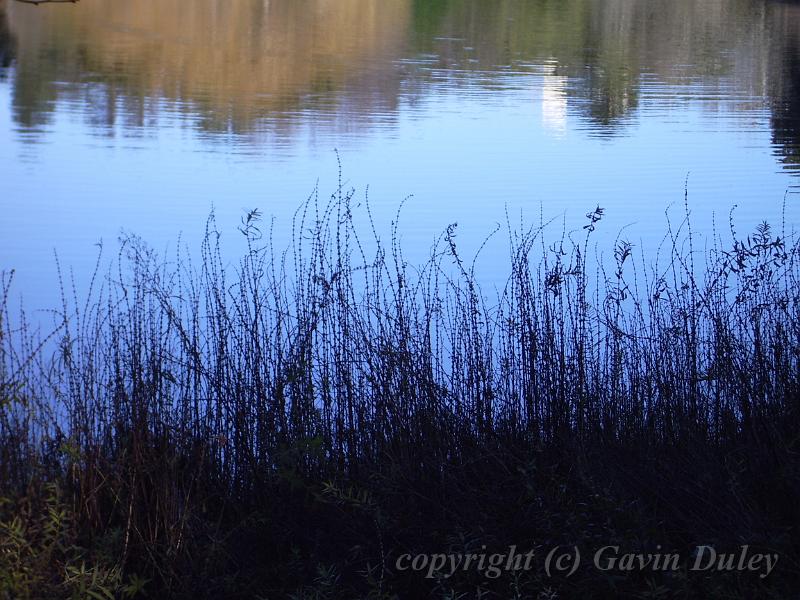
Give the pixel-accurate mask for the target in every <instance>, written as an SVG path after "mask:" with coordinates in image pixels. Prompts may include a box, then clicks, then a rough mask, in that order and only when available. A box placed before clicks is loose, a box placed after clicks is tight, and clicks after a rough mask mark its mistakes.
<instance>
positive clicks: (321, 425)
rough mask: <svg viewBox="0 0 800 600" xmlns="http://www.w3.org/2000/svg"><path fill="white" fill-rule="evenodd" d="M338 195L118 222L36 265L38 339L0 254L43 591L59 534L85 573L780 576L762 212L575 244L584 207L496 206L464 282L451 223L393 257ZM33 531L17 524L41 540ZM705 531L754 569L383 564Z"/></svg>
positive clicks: (784, 247)
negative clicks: (503, 222) (13, 301)
mask: <svg viewBox="0 0 800 600" xmlns="http://www.w3.org/2000/svg"><path fill="white" fill-rule="evenodd" d="M354 204H355V203H354V201H353V192H352V191H348V190H345V189H343V188H342V187H341V185H340V186H339V189H338V191H337V192H336V193H335V194H333V195H332V196H331V198H330V199H329V200H327V201H324V202H323V201H320V200H319V198H318V197H317V196H316V195H315V196H313V197H312V198H310V199H309V201H308V202H306V203H305V204H304V205H303V206H302V207H301V208H300V210H298V212H297V213H296V215H295V217H294V220H293V222H292V232H293V240H294V242H293V243H292V245H291V246H290V248H289V249H288V250H286V251H280V250H278V249H276V248H275V247H274V243H273V235H272V234H273V232H272V228H271V226H270V225H269V224H267V223H265V222H264V220H263V219H262V218H261V215H260V213H259V212H258V211H251V212H250V213H248V214H247V215H245V217H244V218H243V220H242V225H241V228H240V234H241V235H242V236H244V238H243V239H244V240H245V242H246V246H247V250H246V252H245V253H244V255H243V256H242V258H241V260H240V261H239V262H238V263H236V264H233V265H229V264H227V263H226V262H225V260H224V258H223V255H222V251H221V246H220V244H221V242H220V238H221V234H220V233H219V232H218V231H217V230H216V228H215V223H214V219H213V217H212V218H210V219H209V221H208V223H207V227H206V233H205V237H204V241H203V243H202V248H201V251H200V253H199V260H198V259H197V256H195V257H194V258H193V256H192V254H191V253H189V252H186V251H183V250H181V249H180V248H179V249H178V251H176V254H175V256H174V257H161V256H158V255H157V254H156V253H155V252H153V251H152V250H151V249H149V248H148V247H147V245H146V244H145V243H144V242H143V241H142V240H140V239H138V238H136V237H133V236H129V237H127V238H125V239H124V240H122V242H121V244H120V247H119V251H118V254H117V256H116V260H115V261H114V266H113V267H112V268H111V269H109V270H108V271H107V272H103V271H101V270H100V265H101V264H102V261H100V260H98V270H97V272H96V273H95V277H94V278H93V279H92V282H91V285H90V286H89V289H88V290H87V291H86V292H83V293H78V292H77V291H76V290H75V286H74V285H72V284H71V283H70V282H69V281H63V280H62V282H61V289H62V306H61V308H60V310H59V311H58V312H57V313H56V314H57V315H58V321H57V325H58V326H57V328H56V330H55V332H54V333H53V334H52V336H49V337H45V338H44V339H41V336H39V337H37V336H35V335H32V334H31V333H30V328H29V326H28V325H26V323H27V321H26V319H25V316H24V314H22V315H20V316H14V317H13V318H12V316H11V314H10V310H9V306H8V301H7V300H8V295H9V287H10V279H11V278H10V277H9V276H4V278H3V281H2V298H3V302H2V305H0V307H2V310H0V406H1V407H2V408H1V409H0V456H1V457H2V461H0V480H2V485H3V489H4V490H5V492H4V493H3V496H5V497H7V500H6V503H5V504H3V505H2V506H0V522H2V524H3V525H2V526H3V529H2V530H0V531H2V532H3V533H0V535H2V536H4V537H3V538H2V539H0V544H7V543H8V540H9V539H10V538H9V537H8V535H7V532H8V531H10V529H9V528H10V527H12V526H15V525H14V523H15V519H16V518H17V517H18V516H19V514H20V512H19V509H18V508H14V509H12V508H10V507H12V506H16V507H19V506H20V502H23V503H28V504H26V506H28V505H29V506H39V507H40V508H39V510H42V511H45V513H46V514H49V513H47V511H48V510H49V509H47V508H46V507H47V506H48V505H47V502H44V501H43V500H42V499H43V498H47V497H50V498H55V497H57V498H59V506H61V507H63V510H64V511H65V512H64V514H69V515H71V518H72V519H73V520H72V521H71V523H72V525H71V527H72V530H71V531H73V532H74V539H73V538H71V540H72V541H71V542H70V544H72V545H73V546H74V548H82V549H85V550H81V551H80V552H79V553H78V554H74V553H73V554H70V555H69V556H70V558H67V555H66V554H65V553H64V552H62V553H61V554H58V555H54V557H53V559H52V560H51V561H50V563H49V566H48V567H47V569H45V570H46V571H47V572H46V576H47V577H48V578H49V579H48V585H51V586H54V587H51V588H46V589H48V590H51V591H52V590H58V593H61V594H63V595H64V596H69V595H70V594H72V593H73V592H71V591H70V590H73V591H74V588H72V587H70V585H71V584H70V583H69V581H70V579H69V577H70V573H72V576H74V572H73V571H70V570H69V569H70V568H73V569H74V568H77V567H75V565H76V564H77V563H76V562H75V561H76V560H77V558H76V557H78V556H85V557H87V558H91V557H94V558H93V559H92V560H94V561H95V562H96V566H94V567H90V568H95V569H99V570H100V571H101V572H102V573H105V574H106V575H108V576H109V577H111V576H113V578H115V579H114V585H116V586H117V587H116V588H114V589H115V590H116V592H112V596H113V594H114V593H116V594H118V595H119V594H121V593H122V591H120V590H122V587H121V586H123V583H124V582H125V581H133V582H134V584H135V586H134V587H132V588H125V589H130V590H133V591H132V592H131V594H133V595H135V594H138V593H141V594H144V593H149V594H150V597H153V596H157V597H194V598H199V597H209V598H212V597H213V598H220V597H243V598H244V597H288V596H289V595H293V597H302V598H335V597H350V598H352V597H374V598H380V597H387V598H388V597H402V598H405V597H425V596H431V597H437V598H445V597H471V596H472V595H474V594H475V593H476V592H475V590H478V592H477V593H478V595H479V596H481V594H484V593H485V594H486V595H484V596H481V597H519V598H523V597H537V595H538V596H539V597H553V598H555V597H577V596H580V597H611V596H614V595H617V594H618V595H621V596H624V595H629V596H631V597H671V596H677V595H681V597H686V596H687V595H690V596H691V595H695V594H697V595H705V596H706V597H710V596H709V594H711V595H712V596H713V595H714V594H720V593H725V594H728V595H733V596H736V595H737V594H739V595H741V596H742V597H753V596H752V594H753V593H758V594H759V595H760V596H759V597H762V596H763V597H768V596H769V595H770V594H773V595H774V597H781V595H782V594H783V593H786V591H787V590H791V584H792V582H793V581H796V580H797V577H798V576H800V570H798V562H797V550H798V537H797V535H798V534H797V530H796V526H797V523H800V512H798V510H800V509H799V508H798V506H800V505H799V504H798V500H800V471H799V468H800V467H799V463H798V459H797V456H798V454H797V453H798V434H797V431H798V425H800V418H799V415H798V408H799V406H798V400H799V399H800V370H799V369H798V367H799V366H800V364H799V363H800V314H799V313H798V309H800V285H798V276H799V275H800V269H798V250H799V249H800V246H798V240H797V238H796V237H795V236H794V234H793V232H789V233H787V232H785V231H781V232H780V233H776V232H775V231H773V229H772V228H771V227H770V226H769V225H768V224H766V223H764V224H762V225H761V226H759V227H758V228H757V230H756V231H755V232H754V233H752V234H751V235H749V236H745V237H743V238H742V237H740V236H738V235H737V233H736V231H735V230H734V227H733V219H732V218H731V225H730V234H729V235H728V234H726V235H725V236H722V235H717V234H716V232H715V233H714V235H713V236H712V239H713V245H712V247H711V248H710V249H707V250H704V251H702V252H701V251H697V250H696V249H695V248H694V247H693V244H694V240H695V238H696V236H694V235H693V234H692V232H691V229H689V221H688V217H687V219H686V220H683V221H682V222H681V223H680V225H679V226H676V227H673V225H672V224H670V223H668V231H667V234H666V236H665V238H664V244H663V246H662V251H661V252H660V253H659V254H658V256H657V257H646V256H641V255H638V254H637V252H636V248H635V247H633V246H632V245H631V244H630V243H629V242H627V241H626V240H625V239H622V238H618V239H617V241H616V242H615V245H614V246H613V248H611V249H609V253H608V254H607V257H606V258H602V259H601V258H600V257H599V256H598V252H597V250H596V248H595V247H594V243H593V241H592V235H593V232H594V231H595V229H596V228H597V227H600V226H602V217H603V210H602V208H600V207H597V208H596V209H595V210H593V211H591V212H590V213H588V214H587V215H586V226H585V227H584V228H583V229H582V230H580V231H579V232H577V233H572V234H567V233H561V234H560V235H556V236H555V237H553V236H552V235H551V233H552V227H551V228H548V227H547V226H546V225H545V224H542V225H540V226H538V227H532V228H525V227H524V226H522V225H520V226H518V227H513V226H512V224H511V222H510V219H507V221H508V223H509V224H508V227H507V228H506V231H505V235H506V236H507V239H508V247H509V250H510V255H509V256H510V276H509V278H508V280H507V283H506V285H505V287H504V288H503V289H501V290H500V291H499V292H498V293H497V294H495V295H492V296H491V297H490V296H489V295H488V294H485V293H484V291H483V290H482V287H481V285H480V276H479V274H476V267H475V265H476V262H475V261H474V260H472V259H467V258H465V257H464V256H462V254H461V253H460V251H459V247H458V244H457V235H456V233H457V226H456V225H455V224H453V225H451V226H449V227H448V228H447V229H446V231H445V232H443V234H442V236H441V237H440V238H439V240H438V242H437V243H436V244H434V246H433V247H432V249H431V252H430V258H429V260H428V261H427V262H425V263H424V264H422V265H414V266H412V265H410V264H409V263H408V262H407V261H406V259H405V258H404V255H403V252H402V249H401V247H400V245H399V243H398V241H397V240H398V235H397V221H396V220H395V221H394V222H393V224H392V228H391V234H390V236H389V238H388V241H384V240H382V239H381V237H380V235H379V234H378V233H377V229H376V227H375V226H374V224H373V225H372V226H371V228H370V229H371V230H370V231H368V234H369V235H368V236H367V237H366V238H365V237H362V236H363V235H364V233H365V232H364V231H362V230H358V231H357V229H358V228H357V227H356V226H355V225H354V216H353V212H352V211H353V210H354ZM365 206H366V208H362V209H361V210H365V211H366V216H367V220H368V222H369V223H370V224H372V223H373V220H372V216H371V213H370V212H369V204H368V203H366V205H365ZM687 215H688V208H687ZM499 235H502V233H500V234H499ZM723 239H728V240H729V241H728V242H727V243H726V242H724V241H723ZM42 490H51V493H50V496H47V494H45V493H44V492H43V491H42ZM42 507H44V508H42ZM59 510H61V509H59ZM59 514H60V513H59ZM34 517H35V515H34ZM34 517H31V518H34ZM34 520H35V518H34ZM36 522H38V521H36ZM36 531H38V530H32V532H33V533H32V535H33V537H34V538H35V539H33V540H28V541H27V542H26V543H28V544H33V545H35V544H37V543H39V544H41V543H45V542H43V541H42V540H43V539H44V538H42V534H41V533H36ZM710 541H713V542H714V543H716V544H719V545H720V546H721V547H726V546H731V547H736V546H738V544H742V543H747V544H751V545H754V546H758V545H759V544H760V545H761V546H762V547H765V548H770V549H772V551H777V552H780V553H781V564H780V566H779V569H778V570H777V571H776V572H775V573H773V574H772V576H771V578H769V579H766V580H761V579H758V577H757V576H755V575H752V574H750V575H747V576H742V575H741V574H739V575H737V574H719V575H717V576H711V575H708V574H704V573H700V574H694V573H691V572H686V571H682V572H679V573H675V574H652V573H628V574H624V576H621V577H618V578H615V577H612V576H610V575H607V574H602V573H598V572H597V571H593V570H592V569H590V568H586V569H581V570H580V571H579V572H578V573H576V574H575V575H574V576H573V577H572V578H569V579H563V578H561V579H559V578H555V579H549V578H547V577H545V575H544V574H543V573H542V572H541V569H539V570H535V571H531V572H530V573H525V574H522V575H520V574H516V575H513V574H512V575H507V576H504V577H502V578H499V579H497V580H490V579H487V578H485V577H483V576H482V575H481V574H479V573H463V574H459V575H458V576H454V577H453V578H450V579H442V578H439V579H433V580H428V579H424V577H422V576H420V574H419V573H408V572H398V571H397V570H396V569H395V568H394V564H395V562H394V561H395V560H396V558H397V556H398V555H399V554H401V553H403V552H445V551H455V550H462V551H469V550H473V549H475V548H480V547H481V546H482V545H487V546H488V547H490V548H491V547H497V548H503V547H507V546H508V545H510V544H518V545H519V547H520V548H532V547H533V546H537V547H539V548H546V547H548V545H552V544H557V543H563V544H582V545H587V547H592V546H600V545H606V544H611V543H618V544H620V545H622V546H624V547H627V548H631V551H641V550H642V549H647V548H652V547H653V546H654V545H656V544H660V545H661V546H663V547H665V548H674V549H677V550H678V551H686V549H687V548H688V547H690V546H691V545H693V544H698V543H708V542H710ZM48 543H49V542H48ZM81 553H83V554H81ZM21 568H22V567H20V569H21ZM36 568H37V569H44V567H41V566H40V567H36ZM103 569H104V570H103ZM26 572H27V571H26ZM109 574H111V575H109ZM83 576H84V577H89V576H87V575H85V573H84V575H83ZM126 577H133V578H134V579H132V580H129V579H125V578H126ZM0 582H2V583H0V585H3V586H5V587H4V588H3V589H2V590H0V596H1V597H9V598H10V597H21V596H22V594H21V593H20V591H19V590H20V589H22V587H21V586H22V584H21V583H19V581H18V580H17V579H13V578H8V579H7V580H6V579H0ZM145 582H146V585H145ZM134 584H128V585H134ZM14 586H18V587H17V588H15V587H14ZM136 586H138V587H136ZM34 587H35V586H34ZM26 589H27V588H26ZM31 589H33V591H32V592H30V594H31V597H35V596H36V595H37V591H36V589H34V588H31ZM42 589H45V588H42ZM481 590H483V591H481ZM52 593H54V594H55V593H56V592H52ZM490 593H492V594H495V595H494V596H490V595H489V594H490ZM458 594H468V595H467V596H465V595H461V596H459V595H458ZM647 594H650V596H647Z"/></svg>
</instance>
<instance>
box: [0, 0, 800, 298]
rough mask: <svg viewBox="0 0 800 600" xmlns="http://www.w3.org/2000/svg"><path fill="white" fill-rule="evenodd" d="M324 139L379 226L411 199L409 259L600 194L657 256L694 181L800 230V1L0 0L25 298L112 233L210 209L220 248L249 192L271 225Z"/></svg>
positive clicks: (300, 189) (8, 190)
mask: <svg viewBox="0 0 800 600" xmlns="http://www.w3.org/2000/svg"><path fill="white" fill-rule="evenodd" d="M334 149H338V151H339V154H340V156H341V160H342V164H343V175H344V177H345V179H346V181H347V182H348V185H352V186H353V187H355V188H356V190H357V194H356V197H357V198H362V199H363V198H364V193H365V190H366V188H367V186H369V198H370V203H371V206H372V208H373V212H374V214H375V216H376V219H377V220H378V221H379V227H382V226H387V227H388V224H389V223H390V222H391V220H392V219H393V218H394V215H395V212H396V210H397V208H398V205H399V204H400V202H401V201H402V200H403V198H405V197H406V196H408V195H412V197H411V198H409V199H408V201H407V202H406V204H405V206H404V208H403V212H402V221H401V225H400V231H401V232H402V237H403V242H404V244H405V246H406V248H407V250H408V254H409V255H410V256H411V258H412V260H413V259H414V258H416V257H419V258H421V257H422V256H424V254H425V249H426V248H427V247H428V246H429V244H430V242H431V241H432V239H433V238H434V236H435V235H436V234H438V233H439V232H440V231H441V230H442V229H444V228H445V227H446V226H447V224H448V223H451V222H454V221H457V222H458V223H459V234H460V236H459V240H460V243H461V244H462V247H463V249H464V251H465V252H466V253H470V252H472V251H473V250H475V249H476V248H477V247H478V246H479V245H480V242H481V241H482V239H483V237H484V236H485V235H486V234H487V233H489V232H491V231H492V229H493V228H494V226H495V225H494V224H495V223H497V222H503V221H504V220H505V219H506V216H505V215H506V213H507V212H508V213H509V214H511V215H513V217H512V218H514V219H518V217H519V215H520V214H523V215H524V216H525V217H526V219H527V220H528V221H529V222H538V220H539V219H540V218H541V217H544V218H545V219H550V218H557V219H558V220H559V221H558V223H559V224H558V226H557V228H556V233H558V232H559V231H560V229H561V224H560V223H561V222H563V223H565V226H566V228H567V229H568V230H569V229H572V228H578V229H579V228H580V226H581V225H582V220H583V218H584V217H583V215H584V213H586V212H587V211H588V210H590V209H593V208H594V207H595V206H596V205H598V204H599V205H600V206H602V207H604V208H605V209H606V214H607V217H606V219H605V220H604V222H603V224H602V227H601V229H600V230H599V231H598V235H599V236H600V237H598V240H600V241H601V243H603V236H606V237H607V238H608V240H612V239H613V238H614V237H615V236H616V234H617V233H618V232H619V230H620V228H622V227H624V226H626V225H627V226H628V227H627V229H626V230H625V232H626V235H627V236H628V237H629V238H630V239H631V240H632V241H634V243H636V244H637V245H639V246H641V247H643V248H645V249H648V248H650V249H653V248H655V247H656V246H657V245H658V243H659V242H660V241H661V238H662V236H663V234H664V231H665V223H666V218H665V216H664V212H665V210H667V209H668V207H670V206H672V211H673V213H674V214H675V216H676V218H677V219H680V215H681V211H682V210H683V192H684V185H685V182H686V181H687V177H688V186H689V197H690V205H691V210H692V214H693V218H694V224H695V229H697V230H700V231H705V232H709V231H711V226H712V216H714V215H715V216H716V222H717V226H718V227H719V228H720V229H725V227H727V222H728V213H729V211H730V209H731V207H732V206H733V205H737V206H738V208H737V210H736V213H735V215H736V219H737V223H738V225H739V229H740V231H741V230H747V229H750V228H752V227H753V226H754V225H755V224H756V223H757V222H758V221H760V220H763V219H768V220H770V221H772V222H779V221H780V220H781V218H782V215H783V214H785V219H786V226H787V228H789V227H793V226H795V225H800V194H798V193H796V192H797V190H798V189H800V188H799V186H800V4H798V3H790V2H777V1H769V0H494V1H492V2H486V1H481V0H233V1H231V0H225V1H222V0H193V1H192V2H187V1H186V0H158V1H156V0H124V1H123V0H80V2H79V3H78V4H75V5H71V4H70V5H60V6H59V5H50V6H39V7H34V6H29V5H24V4H19V3H16V2H14V1H13V0H0V269H5V270H8V269H10V268H15V269H16V270H17V284H18V285H17V290H18V291H21V292H22V293H23V295H24V296H25V299H26V304H27V305H29V306H30V305H32V306H33V307H34V308H36V307H43V306H48V305H51V304H53V303H54V302H55V300H56V299H57V295H56V294H55V292H54V291H53V290H54V286H53V283H54V281H55V264H54V259H53V251H54V249H55V250H57V252H58V254H59V257H60V260H61V262H62V264H66V265H71V266H73V267H74V268H75V273H76V277H77V279H78V280H79V281H82V280H84V279H85V277H86V274H87V273H88V272H89V271H90V266H91V265H93V263H94V258H95V252H96V247H95V244H96V242H98V241H99V240H101V239H102V240H104V241H105V242H106V245H107V247H109V245H110V246H111V247H113V243H114V242H115V240H116V238H117V236H118V235H119V232H120V231H121V230H122V229H125V230H128V231H133V232H136V233H138V234H141V235H142V236H143V237H144V238H145V239H147V240H148V241H150V242H151V243H152V244H153V245H154V246H156V247H157V248H165V247H167V245H168V244H169V243H172V244H173V247H174V241H175V239H176V236H177V234H178V233H180V232H183V235H184V239H185V240H189V241H190V242H191V241H193V240H196V239H197V238H198V237H199V235H200V234H201V233H202V229H203V224H204V221H205V218H206V216H207V215H208V213H209V211H210V210H211V208H212V207H213V208H214V209H215V211H216V215H217V219H218V222H219V226H220V227H221V228H222V230H223V231H224V232H228V231H229V232H230V236H229V237H230V239H231V244H233V245H234V246H235V245H236V243H237V241H236V239H237V235H238V234H237V233H236V230H235V226H236V225H237V224H238V221H239V218H240V216H241V215H242V212H243V210H245V209H248V208H253V207H258V208H260V209H261V210H262V211H263V212H264V213H265V214H267V215H274V216H275V218H276V221H275V223H276V235H277V236H278V237H279V238H280V237H281V236H282V235H283V236H284V237H285V234H286V231H287V229H288V227H289V225H290V220H291V215H292V213H293V211H294V210H295V208H296V207H297V205H298V204H299V203H300V202H301V201H303V200H304V199H305V198H306V197H308V195H309V194H310V193H312V191H313V190H314V187H315V185H316V184H317V182H319V189H320V191H321V193H323V194H324V195H327V194H329V193H330V192H331V191H333V190H334V189H335V187H336V181H337V173H338V169H337V158H336V153H335V152H334ZM784 198H785V201H784ZM784 207H785V213H784ZM109 243H110V244H109ZM493 253H496V255H495V254H493ZM110 254H113V252H111V253H110ZM505 256H506V254H505V252H504V243H503V241H502V240H498V242H497V243H496V244H494V245H490V247H489V249H488V250H487V254H486V257H485V259H484V260H485V261H487V262H491V261H493V260H498V261H500V262H502V258H503V257H505ZM498 257H499V258H498ZM498 264H499V263H498Z"/></svg>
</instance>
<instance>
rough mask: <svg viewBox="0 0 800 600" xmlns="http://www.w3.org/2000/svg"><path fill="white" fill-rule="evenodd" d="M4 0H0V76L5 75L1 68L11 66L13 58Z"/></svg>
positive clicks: (12, 46) (12, 41) (12, 40)
mask: <svg viewBox="0 0 800 600" xmlns="http://www.w3.org/2000/svg"><path fill="white" fill-rule="evenodd" d="M5 2H6V0H0V77H3V76H4V75H5V73H4V71H3V69H6V68H8V67H9V66H11V60H12V59H13V58H14V38H13V37H12V36H11V31H10V30H9V28H8V18H7V17H6V10H5Z"/></svg>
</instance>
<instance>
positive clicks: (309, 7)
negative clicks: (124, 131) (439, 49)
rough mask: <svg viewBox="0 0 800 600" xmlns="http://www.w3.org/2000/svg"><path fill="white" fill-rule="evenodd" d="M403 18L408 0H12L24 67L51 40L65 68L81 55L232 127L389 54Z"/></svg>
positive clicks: (82, 62) (128, 83) (357, 73)
mask: <svg viewBox="0 0 800 600" xmlns="http://www.w3.org/2000/svg"><path fill="white" fill-rule="evenodd" d="M408 19H409V2H408V0H400V1H396V0H394V1H392V2H383V1H381V0H335V1H334V0H239V1H235V2H230V1H222V0H193V1H192V2H186V0H124V1H121V2H115V1H109V0H81V1H80V4H79V5H75V6H48V7H46V8H45V7H39V8H38V9H37V8H36V7H29V6H21V5H18V6H14V7H13V12H12V23H13V26H14V29H15V30H17V31H18V32H20V35H21V36H23V37H24V38H25V40H26V44H25V45H24V48H23V49H22V50H21V52H20V55H19V57H18V60H19V63H20V65H21V69H22V68H24V67H25V66H26V64H29V65H30V66H33V65H32V64H31V63H34V62H40V61H41V57H40V56H37V55H36V53H41V52H42V49H43V48H47V49H48V50H49V51H51V52H54V53H58V56H57V57H53V58H52V61H53V62H57V63H59V64H60V65H69V67H72V68H71V69H70V68H69V67H68V68H67V69H66V75H67V76H68V77H69V76H75V70H76V69H75V68H76V67H77V69H78V71H79V72H80V74H81V75H82V76H83V77H84V78H85V79H88V80H90V81H91V80H92V78H100V79H102V80H103V81H105V82H108V83H114V84H117V85H121V86H122V87H123V88H124V91H125V92H126V93H128V94H135V95H138V96H140V97H142V96H150V97H165V98H168V99H172V100H180V101H184V102H188V103H191V104H193V105H195V107H196V108H201V109H205V110H207V111H208V114H209V115H211V116H212V118H216V119H218V120H220V123H219V125H220V126H224V125H225V123H226V122H227V121H229V120H230V121H232V123H230V124H232V126H233V127H234V128H242V127H246V124H247V123H248V122H249V121H250V120H251V119H253V118H255V117H257V116H259V115H260V114H263V113H264V112H265V111H271V110H276V109H282V108H291V107H293V106H294V105H295V103H296V99H297V97H298V96H300V95H312V96H313V95H314V94H320V95H330V94H332V93H333V92H335V91H336V90H337V89H338V88H340V87H342V86H343V85H344V84H345V83H346V82H347V80H349V79H350V78H358V77H361V76H364V75H363V70H364V69H368V68H369V67H370V65H372V64H375V63H379V62H380V61H381V60H383V59H391V57H394V56H396V55H397V54H398V53H399V52H400V48H399V46H400V45H401V44H402V43H403V40H404V39H405V37H406V28H407V26H408ZM48 47H49V48H48ZM63 71H64V69H62V72H63ZM220 117H221V118H220Z"/></svg>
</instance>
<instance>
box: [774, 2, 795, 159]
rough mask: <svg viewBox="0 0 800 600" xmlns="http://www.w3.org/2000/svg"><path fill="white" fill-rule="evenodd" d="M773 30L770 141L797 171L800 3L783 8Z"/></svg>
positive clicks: (786, 5)
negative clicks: (771, 133) (774, 33)
mask: <svg viewBox="0 0 800 600" xmlns="http://www.w3.org/2000/svg"><path fill="white" fill-rule="evenodd" d="M773 27H774V31H775V32H776V35H775V36H774V38H773V40H772V44H773V47H772V48H771V51H772V61H771V69H772V71H771V81H772V85H771V86H770V89H769V92H770V96H771V99H772V103H771V108H772V119H771V125H772V132H773V135H772V141H773V143H774V144H775V145H776V147H777V149H778V152H779V154H780V156H781V158H782V159H783V162H784V163H785V164H786V166H787V168H790V169H793V170H800V4H798V3H786V4H785V5H783V6H782V10H781V11H780V18H779V19H775V21H774V23H773Z"/></svg>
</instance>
